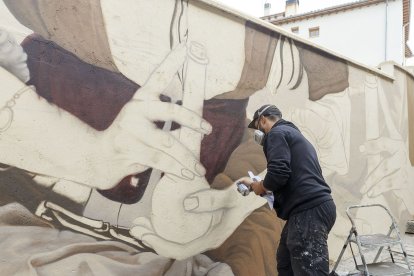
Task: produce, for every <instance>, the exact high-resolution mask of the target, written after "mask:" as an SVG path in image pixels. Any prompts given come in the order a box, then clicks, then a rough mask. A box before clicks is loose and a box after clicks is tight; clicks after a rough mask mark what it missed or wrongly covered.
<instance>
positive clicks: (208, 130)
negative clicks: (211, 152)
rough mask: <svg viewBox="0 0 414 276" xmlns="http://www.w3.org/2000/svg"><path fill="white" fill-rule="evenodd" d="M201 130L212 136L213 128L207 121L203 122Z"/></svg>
mask: <svg viewBox="0 0 414 276" xmlns="http://www.w3.org/2000/svg"><path fill="white" fill-rule="evenodd" d="M201 128H202V129H203V130H204V131H205V132H206V134H210V133H211V130H212V127H211V125H210V124H209V123H208V122H207V121H202V122H201Z"/></svg>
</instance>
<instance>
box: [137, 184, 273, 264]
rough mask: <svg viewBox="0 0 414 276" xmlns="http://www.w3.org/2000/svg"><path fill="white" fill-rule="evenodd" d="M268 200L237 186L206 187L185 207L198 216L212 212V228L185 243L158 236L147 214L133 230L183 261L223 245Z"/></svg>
mask: <svg viewBox="0 0 414 276" xmlns="http://www.w3.org/2000/svg"><path fill="white" fill-rule="evenodd" d="M265 203H266V200H264V199H263V198H261V197H257V196H253V195H249V196H246V197H244V196H242V195H240V194H239V193H238V192H237V190H236V186H235V185H233V186H231V187H229V188H227V189H225V190H213V189H204V190H200V191H198V192H195V193H192V194H189V195H188V196H187V198H186V199H184V202H183V206H184V208H185V210H186V211H187V212H189V213H192V214H198V215H199V216H203V215H204V214H209V215H211V214H212V213H213V216H212V220H211V224H210V229H209V230H208V231H207V232H206V234H205V235H203V236H201V237H199V238H197V239H195V240H193V241H191V242H188V243H184V244H180V243H176V242H172V241H169V240H167V239H165V238H163V237H161V236H159V235H158V234H157V233H156V232H155V231H154V229H153V226H152V224H151V221H150V220H149V219H148V218H144V217H140V218H138V219H136V220H135V221H134V223H135V226H134V227H133V228H132V229H131V230H130V233H131V235H132V236H134V237H136V238H137V239H139V240H142V241H143V242H144V243H145V244H147V245H148V246H150V247H152V248H153V249H154V250H155V251H156V252H157V253H158V254H160V255H162V256H165V257H169V258H174V259H179V260H182V259H185V258H187V257H190V256H193V255H196V254H198V253H200V252H204V251H206V250H208V249H212V248H216V247H218V246H220V244H222V243H223V242H224V241H225V240H226V239H227V238H228V237H229V236H230V235H231V233H233V231H234V230H235V229H236V228H237V227H238V226H239V225H240V223H241V222H242V221H243V220H244V219H245V218H246V217H247V216H248V215H249V214H250V213H251V212H252V211H253V210H255V209H257V208H259V207H260V206H262V205H263V204H265ZM171 223H174V222H171Z"/></svg>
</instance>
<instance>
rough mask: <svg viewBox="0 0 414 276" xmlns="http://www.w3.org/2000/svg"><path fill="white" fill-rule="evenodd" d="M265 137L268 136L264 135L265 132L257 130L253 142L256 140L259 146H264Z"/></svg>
mask: <svg viewBox="0 0 414 276" xmlns="http://www.w3.org/2000/svg"><path fill="white" fill-rule="evenodd" d="M265 136H266V134H264V132H263V131H261V130H258V129H256V130H255V131H254V136H253V140H254V141H255V142H256V143H257V144H259V145H261V146H263V143H264V140H265Z"/></svg>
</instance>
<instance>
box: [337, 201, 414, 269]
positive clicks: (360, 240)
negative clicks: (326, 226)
mask: <svg viewBox="0 0 414 276" xmlns="http://www.w3.org/2000/svg"><path fill="white" fill-rule="evenodd" d="M357 208H382V209H384V210H385V212H386V213H387V214H388V215H389V217H390V219H391V226H390V230H389V231H388V233H387V234H386V235H385V234H371V235H360V234H358V231H357V227H356V225H355V219H356V216H354V215H353V214H352V213H351V209H357ZM346 214H347V216H348V218H349V220H350V221H351V224H352V227H351V230H350V231H349V235H348V238H347V239H346V241H345V244H344V246H343V247H342V250H341V253H340V254H339V257H338V260H337V261H336V263H335V266H334V268H333V270H332V272H331V273H330V275H338V274H337V273H336V272H335V271H336V269H337V268H338V265H339V262H340V261H341V258H342V256H343V254H344V252H345V250H346V248H347V246H348V244H349V246H350V249H351V252H352V257H353V258H354V262H355V268H356V269H357V270H358V271H360V273H361V274H363V275H366V276H369V275H412V276H414V271H413V269H412V267H411V264H410V261H409V260H408V256H407V253H406V250H405V246H404V243H403V241H402V239H401V235H400V231H399V229H398V226H397V223H396V222H395V218H394V217H393V215H392V214H391V212H390V211H389V210H388V209H387V208H386V207H385V206H383V205H381V204H369V205H353V206H349V207H348V208H347V209H346ZM351 243H354V244H356V245H357V246H358V250H359V255H360V257H361V262H362V264H358V263H357V261H356V256H355V254H354V251H353V249H352V244H351ZM393 245H400V246H401V251H402V255H403V258H404V261H405V265H406V266H407V267H403V266H400V265H399V264H396V263H395V259H394V255H393V251H392V250H391V246H393ZM363 248H378V252H377V254H376V255H375V258H374V260H373V262H372V263H367V261H366V257H365V255H364V252H363ZM384 248H387V250H388V252H389V254H390V257H391V262H383V261H378V258H379V257H380V255H381V252H382V250H383V249H384ZM394 253H395V252H394Z"/></svg>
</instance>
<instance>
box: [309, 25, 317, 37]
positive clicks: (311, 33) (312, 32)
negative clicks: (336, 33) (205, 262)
mask: <svg viewBox="0 0 414 276" xmlns="http://www.w3.org/2000/svg"><path fill="white" fill-rule="evenodd" d="M318 36H319V27H314V28H309V37H318Z"/></svg>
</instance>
